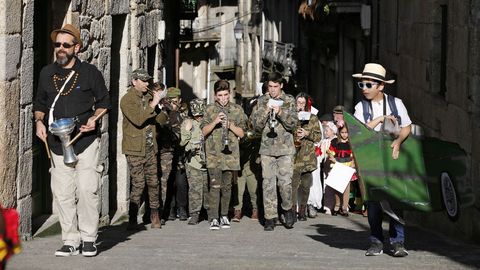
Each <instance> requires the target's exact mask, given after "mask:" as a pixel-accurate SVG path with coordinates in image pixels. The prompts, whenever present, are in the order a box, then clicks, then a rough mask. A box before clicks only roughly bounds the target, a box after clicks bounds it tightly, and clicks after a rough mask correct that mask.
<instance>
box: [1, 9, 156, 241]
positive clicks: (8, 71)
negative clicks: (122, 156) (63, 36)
mask: <svg viewBox="0 0 480 270" xmlns="http://www.w3.org/2000/svg"><path fill="white" fill-rule="evenodd" d="M34 3H35V1H34V0H23V1H17V0H0V106H1V107H2V112H1V113H0V145H1V147H0V179H2V181H0V203H1V204H2V205H3V206H7V207H16V208H17V210H18V211H19V213H20V216H21V221H20V223H21V224H20V231H21V234H22V236H23V237H24V238H29V237H30V236H31V234H32V225H31V224H32V222H31V219H32V218H31V217H32V198H31V193H32V163H33V153H32V136H35V135H34V133H33V132H34V131H33V121H32V99H33V88H34V85H33V82H34V74H33V73H34V63H33V61H34V50H35V48H34V46H33V44H34V41H33V40H34V33H33V26H34V17H35V16H34ZM162 7H163V4H162V1H161V0H150V1H147V0H130V1H129V0H115V1H114V0H109V1H104V0H72V1H71V2H70V7H69V10H68V11H67V14H66V15H65V18H57V17H55V16H58V13H56V12H52V14H49V17H50V18H51V19H52V21H64V22H65V23H71V24H73V25H75V26H77V27H79V28H80V30H81V37H82V40H83V43H84V47H83V48H82V50H81V53H80V54H79V57H80V59H82V60H83V61H87V62H90V63H92V64H94V65H95V66H97V68H98V69H99V70H100V71H101V72H102V74H103V75H104V78H105V83H106V85H107V87H108V88H110V83H111V82H110V74H111V71H112V70H111V68H112V66H111V61H112V59H111V47H112V44H111V43H112V16H115V15H122V14H123V15H126V16H125V18H126V22H125V28H126V31H122V32H123V34H124V35H128V36H127V37H123V38H122V40H124V43H125V45H124V46H122V52H121V55H120V57H121V58H122V59H121V61H120V62H121V63H122V66H121V67H114V68H118V69H119V73H120V83H119V88H120V89H121V91H119V89H116V91H119V92H120V93H119V95H117V96H119V97H121V96H123V94H124V93H125V89H126V88H127V86H128V82H129V80H128V78H129V76H130V74H131V71H132V70H133V69H135V68H138V67H144V68H145V65H146V49H147V47H149V46H152V45H155V44H156V43H157V42H158V41H157V39H156V33H157V21H158V20H160V19H161V16H162V11H161V9H162ZM130 18H133V19H130ZM36 23H40V22H36ZM152 33H153V34H152ZM132 52H134V53H133V54H132ZM158 55H161V54H158ZM155 70H156V72H159V71H158V68H156V69H155ZM155 75H156V77H157V78H158V77H161V76H159V75H158V74H155ZM113 110H117V111H118V108H113ZM119 118H120V119H118V123H121V120H122V119H121V117H119ZM117 126H121V124H120V125H117ZM101 130H102V137H101V161H100V162H101V165H102V166H103V171H102V178H101V185H102V186H101V190H100V193H101V198H102V203H101V223H102V224H108V223H109V216H108V214H109V196H111V195H109V194H108V191H109V180H110V179H109V177H111V176H109V175H108V171H109V164H108V155H109V153H108V143H109V133H108V131H109V127H108V115H107V116H104V119H103V120H102V129H101ZM118 138H119V140H121V136H120V137H118ZM119 152H120V153H121V149H120V150H119ZM12 157H14V158H12ZM119 164H120V167H119V168H117V171H122V172H126V171H127V168H126V164H125V163H119ZM119 175H121V176H122V177H123V178H122V179H116V180H117V181H118V182H119V184H120V185H123V187H122V188H121V189H123V190H128V188H127V187H128V185H129V179H128V178H127V176H126V175H127V174H126V173H122V174H119ZM113 177H114V178H116V176H113ZM113 196H115V195H113ZM127 199H128V198H124V200H127ZM125 203H126V202H123V204H125Z"/></svg>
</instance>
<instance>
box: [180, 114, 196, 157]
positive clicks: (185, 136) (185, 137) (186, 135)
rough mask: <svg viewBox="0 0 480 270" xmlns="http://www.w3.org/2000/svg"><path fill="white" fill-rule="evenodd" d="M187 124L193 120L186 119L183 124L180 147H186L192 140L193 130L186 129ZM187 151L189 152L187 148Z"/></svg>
mask: <svg viewBox="0 0 480 270" xmlns="http://www.w3.org/2000/svg"><path fill="white" fill-rule="evenodd" d="M187 122H192V119H190V118H187V119H185V121H183V122H182V126H181V127H180V146H186V145H187V144H188V143H189V142H190V140H191V139H192V132H191V131H192V130H191V129H190V130H186V129H185V125H186V124H187ZM192 125H193V123H192ZM192 128H193V126H192ZM185 150H188V149H187V148H185Z"/></svg>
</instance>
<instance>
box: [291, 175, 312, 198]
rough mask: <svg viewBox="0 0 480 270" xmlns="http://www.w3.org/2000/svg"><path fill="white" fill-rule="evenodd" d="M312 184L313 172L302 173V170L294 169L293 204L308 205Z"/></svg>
mask: <svg viewBox="0 0 480 270" xmlns="http://www.w3.org/2000/svg"><path fill="white" fill-rule="evenodd" d="M311 186H312V172H304V173H302V172H300V170H294V171H293V176H292V204H293V205H306V204H307V202H308V196H309V195H310V187H311ZM297 195H298V201H297Z"/></svg>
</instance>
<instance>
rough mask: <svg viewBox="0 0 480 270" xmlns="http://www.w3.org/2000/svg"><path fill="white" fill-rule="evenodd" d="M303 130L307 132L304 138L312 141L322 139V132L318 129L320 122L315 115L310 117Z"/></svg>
mask: <svg viewBox="0 0 480 270" xmlns="http://www.w3.org/2000/svg"><path fill="white" fill-rule="evenodd" d="M304 129H305V130H307V131H308V132H309V134H308V136H307V137H305V139H307V140H309V141H312V142H314V143H316V142H319V141H320V140H321V139H322V133H321V131H320V123H319V122H318V118H317V116H315V115H312V116H311V117H310V121H309V122H308V125H306V126H305V127H304Z"/></svg>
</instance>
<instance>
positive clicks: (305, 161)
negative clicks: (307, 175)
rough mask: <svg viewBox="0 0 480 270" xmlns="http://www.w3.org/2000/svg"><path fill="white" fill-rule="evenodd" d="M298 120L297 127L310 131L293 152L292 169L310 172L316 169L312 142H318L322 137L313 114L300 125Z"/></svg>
mask: <svg viewBox="0 0 480 270" xmlns="http://www.w3.org/2000/svg"><path fill="white" fill-rule="evenodd" d="M300 122H301V121H298V127H302V128H303V129H305V130H307V131H309V132H310V134H308V136H307V137H304V138H303V139H301V144H300V147H299V148H297V153H296V154H295V164H294V169H295V170H300V172H302V173H303V172H311V171H314V170H315V169H317V157H316V155H315V145H314V143H316V142H319V141H320V140H321V139H322V135H321V131H320V123H319V122H318V118H317V116H315V115H313V114H312V115H311V116H310V120H309V121H308V123H306V124H304V125H303V126H300Z"/></svg>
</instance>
